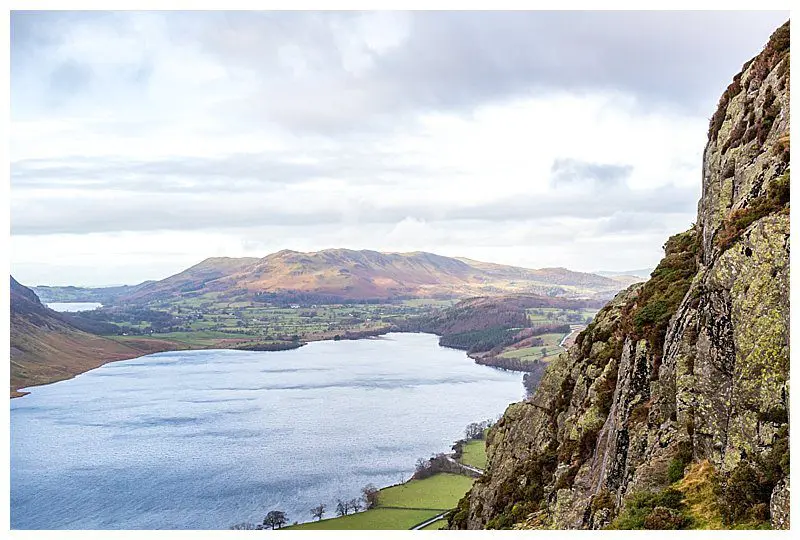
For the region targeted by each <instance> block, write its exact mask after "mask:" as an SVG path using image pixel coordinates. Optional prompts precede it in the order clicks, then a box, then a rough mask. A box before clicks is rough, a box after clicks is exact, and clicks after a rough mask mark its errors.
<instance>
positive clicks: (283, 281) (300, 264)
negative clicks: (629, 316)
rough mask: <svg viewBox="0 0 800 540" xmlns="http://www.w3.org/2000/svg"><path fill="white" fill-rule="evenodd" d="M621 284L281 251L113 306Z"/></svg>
mask: <svg viewBox="0 0 800 540" xmlns="http://www.w3.org/2000/svg"><path fill="white" fill-rule="evenodd" d="M627 284H629V282H626V281H622V282H620V281H618V280H615V279H610V278H606V277H603V276H597V275H594V274H586V273H581V272H573V271H570V270H567V269H564V268H548V269H540V270H532V269H527V268H517V267H513V266H504V265H499V264H491V263H483V262H478V261H471V260H469V259H456V258H451V257H443V256H441V255H435V254H432V253H424V252H413V253H380V252H377V251H370V250H361V251H356V250H349V249H326V250H322V251H317V252H311V253H301V252H297V251H291V250H283V251H279V252H277V253H273V254H271V255H267V256H266V257H264V258H262V259H252V258H243V259H230V258H212V259H207V260H205V261H203V262H201V263H199V264H197V265H195V266H192V267H191V268H189V269H187V270H184V271H183V272H180V273H179V274H176V275H174V276H171V277H168V278H166V279H163V280H161V281H156V282H152V283H148V284H143V285H141V286H137V287H136V288H135V290H132V291H130V292H129V293H128V294H123V295H121V296H119V298H118V299H117V301H119V302H123V303H125V302H127V303H144V302H151V301H163V300H169V299H171V298H181V297H183V298H185V297H195V296H202V295H207V294H213V295H214V297H215V298H216V297H223V298H225V299H253V298H256V297H257V296H258V295H267V296H265V297H263V298H265V299H270V298H272V297H273V296H275V295H278V296H281V297H286V298H291V297H292V296H293V295H300V297H301V298H303V299H306V300H311V301H316V302H317V303H326V302H334V301H335V302H340V301H343V300H345V301H347V300H356V301H364V300H387V299H402V298H442V297H447V298H454V297H455V298H460V297H468V296H478V295H487V294H508V293H532V294H539V295H546V296H563V297H573V298H586V297H597V296H601V297H605V298H610V297H611V296H613V294H614V293H616V292H617V291H619V290H620V289H621V288H623V287H624V286H626V285H627ZM256 299H258V298H256Z"/></svg>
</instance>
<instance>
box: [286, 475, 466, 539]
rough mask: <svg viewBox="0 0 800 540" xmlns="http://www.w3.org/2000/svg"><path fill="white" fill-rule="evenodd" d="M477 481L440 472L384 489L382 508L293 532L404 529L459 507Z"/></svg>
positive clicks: (306, 525)
mask: <svg viewBox="0 0 800 540" xmlns="http://www.w3.org/2000/svg"><path fill="white" fill-rule="evenodd" d="M472 482H473V479H472V478H469V477H467V476H461V475H457V474H447V473H440V474H436V475H434V476H431V477H430V478H426V479H424V480H411V481H409V482H406V483H404V484H400V485H397V486H392V487H388V488H384V489H382V490H381V493H380V497H379V499H378V507H377V508H374V509H372V510H367V511H366V512H359V513H357V514H351V515H349V516H344V517H339V518H332V519H324V520H322V521H314V522H311V523H303V524H301V525H296V526H294V527H289V529H307V530H343V529H350V530H359V529H360V530H379V529H383V530H389V529H393V530H401V529H410V528H411V527H413V526H414V525H417V524H418V523H421V522H423V521H425V520H426V519H430V518H432V517H434V516H436V515H438V514H441V513H442V512H443V511H445V510H448V509H450V508H453V507H455V505H456V503H457V502H458V500H459V499H460V498H461V497H463V495H464V493H466V492H467V491H468V490H469V488H470V487H471V486H472Z"/></svg>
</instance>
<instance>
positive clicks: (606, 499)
mask: <svg viewBox="0 0 800 540" xmlns="http://www.w3.org/2000/svg"><path fill="white" fill-rule="evenodd" d="M616 507H617V503H616V500H615V499H614V495H613V494H612V493H611V492H610V491H608V490H607V489H604V490H602V491H600V493H598V494H597V495H595V496H594V497H592V514H594V513H595V512H597V511H598V510H602V509H604V508H606V509H608V510H611V511H612V512H613V511H614V510H615V509H616Z"/></svg>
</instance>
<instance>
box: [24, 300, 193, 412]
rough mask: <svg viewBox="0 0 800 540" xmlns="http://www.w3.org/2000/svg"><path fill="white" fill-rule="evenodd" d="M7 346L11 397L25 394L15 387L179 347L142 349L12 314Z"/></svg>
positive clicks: (158, 344)
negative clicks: (41, 324) (9, 337)
mask: <svg viewBox="0 0 800 540" xmlns="http://www.w3.org/2000/svg"><path fill="white" fill-rule="evenodd" d="M11 344H12V347H11V397H18V396H21V395H24V394H25V393H22V392H19V391H18V390H19V388H24V387H27V386H37V385H41V384H49V383H52V382H56V381H62V380H65V379H71V378H72V377H74V376H75V375H78V374H79V373H83V372H85V371H89V370H91V369H95V368H97V367H100V366H102V365H103V364H105V363H108V362H113V361H115V360H127V359H129V358H136V357H137V356H142V355H144V354H149V353H151V352H158V351H164V350H171V349H175V348H180V347H178V346H176V345H175V344H172V343H169V342H162V341H158V340H151V341H150V342H149V343H147V344H146V346H143V345H142V344H123V343H119V342H117V341H114V340H111V339H107V338H104V337H100V336H95V335H93V334H88V333H86V332H82V331H80V330H77V329H75V328H72V327H70V326H68V325H65V324H62V323H60V322H57V321H51V322H50V326H49V327H43V326H37V325H35V324H33V323H31V322H30V321H29V320H26V319H25V318H24V317H20V316H16V315H15V316H12V323H11Z"/></svg>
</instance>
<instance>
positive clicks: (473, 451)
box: [461, 439, 486, 469]
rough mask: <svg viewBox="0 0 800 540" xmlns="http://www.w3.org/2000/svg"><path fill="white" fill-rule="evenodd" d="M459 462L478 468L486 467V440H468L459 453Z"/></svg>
mask: <svg viewBox="0 0 800 540" xmlns="http://www.w3.org/2000/svg"><path fill="white" fill-rule="evenodd" d="M461 463H463V464H464V465H470V466H471V467H477V468H478V469H485V468H486V441H485V440H482V439H481V440H477V441H469V442H468V443H467V444H465V445H464V450H463V454H462V455H461Z"/></svg>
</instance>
